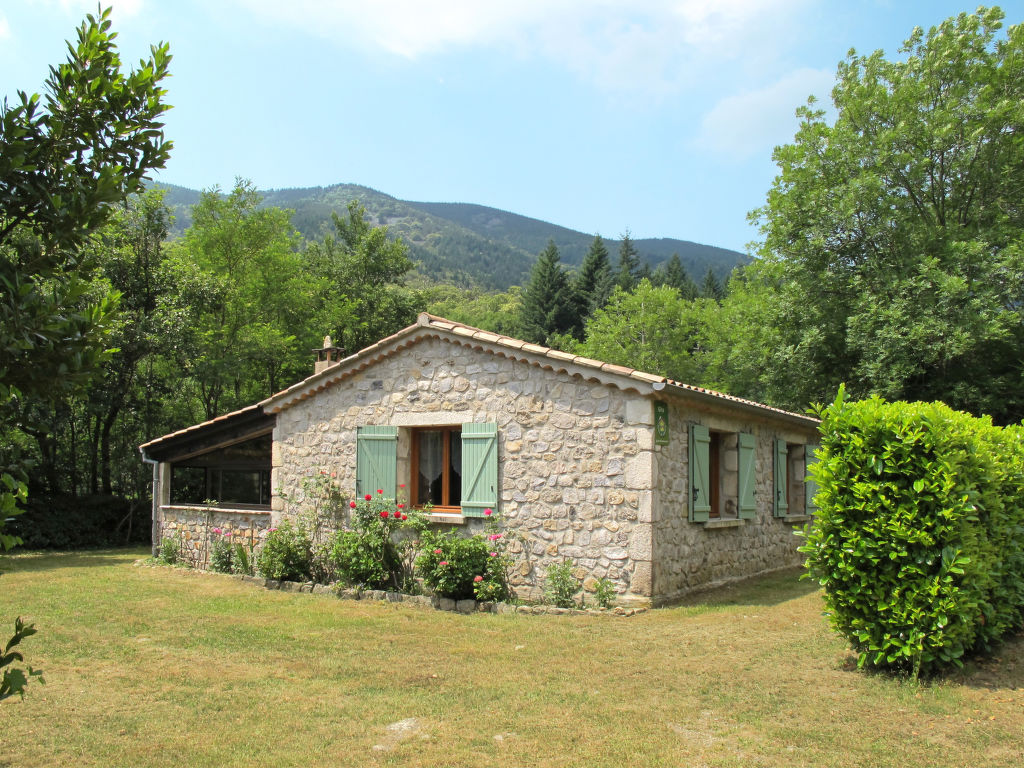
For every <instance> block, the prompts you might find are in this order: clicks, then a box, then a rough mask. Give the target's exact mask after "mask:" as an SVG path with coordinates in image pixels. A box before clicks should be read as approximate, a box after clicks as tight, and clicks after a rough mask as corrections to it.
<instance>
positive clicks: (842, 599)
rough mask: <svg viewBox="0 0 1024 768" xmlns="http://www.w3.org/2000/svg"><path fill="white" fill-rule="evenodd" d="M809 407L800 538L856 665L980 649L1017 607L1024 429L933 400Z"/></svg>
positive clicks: (945, 659) (1005, 626)
mask: <svg viewBox="0 0 1024 768" xmlns="http://www.w3.org/2000/svg"><path fill="white" fill-rule="evenodd" d="M819 415H820V416H821V418H822V424H821V433H822V439H821V447H820V449H819V451H818V454H817V455H818V461H817V462H816V463H815V464H813V465H812V466H811V467H810V473H811V475H812V477H813V478H814V479H815V480H816V481H817V483H818V488H819V490H818V494H817V496H816V504H817V508H818V512H817V518H816V520H815V521H814V522H813V523H811V524H810V525H808V526H807V528H806V529H805V530H804V532H803V535H804V536H805V537H806V542H805V544H804V545H803V546H802V547H801V548H800V549H801V551H802V552H804V553H805V554H806V555H807V561H806V567H807V569H808V572H809V574H810V575H811V576H813V577H814V578H816V579H818V581H819V582H820V583H821V584H822V586H823V587H824V589H825V602H826V604H827V609H828V610H827V613H828V616H829V618H830V621H831V623H832V625H833V627H834V628H835V629H836V630H837V631H838V632H840V633H841V634H842V635H843V636H845V637H846V638H847V639H848V640H849V642H850V643H851V645H852V647H853V648H854V650H856V651H857V652H858V654H859V656H858V662H859V664H860V665H861V666H864V665H868V666H872V667H880V668H884V669H888V670H891V671H895V672H905V673H909V674H911V675H913V676H914V677H917V676H918V675H919V674H923V673H931V672H937V671H940V670H942V669H945V668H949V667H951V666H960V665H961V664H962V659H963V658H964V656H965V655H967V654H970V653H974V652H979V651H984V652H987V651H990V650H991V649H992V648H993V647H994V645H995V644H996V643H997V641H998V640H999V639H1000V638H1001V637H1002V636H1003V635H1005V634H1006V633H1007V632H1010V631H1012V630H1014V629H1016V628H1018V627H1020V626H1021V621H1022V616H1024V432H1022V428H1021V427H1020V426H1009V427H1003V428H1000V427H996V426H993V425H992V422H991V419H990V418H988V417H984V418H976V417H973V416H971V415H969V414H966V413H961V412H958V411H954V410H952V409H951V408H949V407H947V406H946V405H944V404H942V403H905V402H897V403H887V402H885V401H884V400H882V399H881V398H878V397H874V398H871V399H869V400H863V401H860V402H848V401H847V400H846V398H845V394H844V392H843V390H842V389H840V393H839V397H838V398H837V399H836V401H835V403H833V404H832V405H830V406H828V407H826V408H823V409H819Z"/></svg>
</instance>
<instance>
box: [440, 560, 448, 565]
mask: <svg viewBox="0 0 1024 768" xmlns="http://www.w3.org/2000/svg"><path fill="white" fill-rule="evenodd" d="M438 565H448V561H447V560H442V561H441V562H440V563H438Z"/></svg>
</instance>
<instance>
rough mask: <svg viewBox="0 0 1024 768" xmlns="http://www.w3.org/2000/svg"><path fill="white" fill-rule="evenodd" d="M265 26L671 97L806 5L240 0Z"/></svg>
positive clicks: (658, 0) (762, 46) (747, 51)
mask: <svg viewBox="0 0 1024 768" xmlns="http://www.w3.org/2000/svg"><path fill="white" fill-rule="evenodd" d="M234 2H235V3H236V4H237V5H239V6H242V7H243V8H244V9H246V10H248V11H249V12H251V13H252V14H254V15H255V16H257V17H260V18H262V19H263V20H264V21H265V22H267V23H272V24H287V25H289V26H292V27H295V28H299V29H302V30H304V31H306V32H307V33H308V34H310V35H318V36H322V37H327V38H329V39H334V40H337V41H338V44H339V45H343V46H346V47H347V46H351V45H359V46H362V47H365V48H370V49H378V50H383V51H386V52H388V53H391V54H394V55H396V56H402V57H405V58H409V59H416V58H419V57H422V56H427V55H431V54H437V53H445V52H450V51H453V50H460V49H462V50H466V49H481V48H494V47H497V48H501V49H505V50H509V51H513V52H515V53H516V54H518V55H521V56H524V57H531V56H542V57H544V58H546V59H548V60H551V61H554V62H556V63H557V64H559V65H561V66H563V67H565V68H567V69H568V70H570V71H572V72H574V73H576V74H577V75H578V76H580V77H581V78H583V79H585V80H589V81H592V82H594V83H596V84H597V85H599V86H603V87H607V88H610V89H616V90H619V89H627V90H633V89H638V90H645V91H651V90H655V91H666V90H668V91H671V90H673V89H674V88H676V87H677V86H678V85H679V84H683V83H688V82H693V81H694V80H696V79H700V78H701V77H702V76H703V74H704V73H705V72H710V71H711V70H712V69H713V63H714V62H716V61H723V60H728V59H734V58H737V57H739V56H743V57H745V58H746V57H755V58H756V57H757V56H758V55H760V54H759V52H763V51H765V50H767V49H768V47H769V46H770V45H772V44H773V38H774V36H773V35H771V34H770V32H769V28H770V27H771V26H774V25H775V24H779V23H781V24H784V23H785V20H786V19H791V18H792V16H793V12H794V11H795V10H796V9H797V8H798V7H799V6H802V5H804V4H806V2H808V0H632V2H631V1H630V0H515V1H512V0H499V1H497V2H496V1H495V0H445V1H444V2H424V0H376V1H375V2H366V1H365V0H292V2H289V3H286V4H282V3H281V2H280V0H234Z"/></svg>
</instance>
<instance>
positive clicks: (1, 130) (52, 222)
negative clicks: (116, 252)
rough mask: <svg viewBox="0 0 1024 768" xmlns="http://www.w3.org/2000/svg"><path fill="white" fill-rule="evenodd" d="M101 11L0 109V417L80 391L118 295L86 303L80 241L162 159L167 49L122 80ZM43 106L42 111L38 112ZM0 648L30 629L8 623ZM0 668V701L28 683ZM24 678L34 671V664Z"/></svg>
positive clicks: (2, 454)
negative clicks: (40, 84)
mask: <svg viewBox="0 0 1024 768" xmlns="http://www.w3.org/2000/svg"><path fill="white" fill-rule="evenodd" d="M109 16H110V11H109V9H107V10H104V11H100V13H99V14H98V15H97V16H91V15H90V16H87V17H86V21H85V22H84V23H83V24H82V25H81V27H79V29H78V39H77V43H76V44H69V45H68V50H69V57H68V60H67V61H66V62H65V63H64V64H61V65H60V66H59V67H54V68H51V70H50V76H49V78H48V79H47V81H46V93H45V99H43V100H41V99H40V97H39V96H38V95H37V94H32V95H31V96H30V95H28V94H26V93H24V92H19V93H18V101H17V102H16V103H15V104H14V105H13V106H11V105H10V104H9V103H8V102H7V101H6V100H5V101H4V102H3V104H2V106H0V283H2V284H3V294H4V301H3V302H2V303H0V417H2V419H3V421H5V422H6V421H8V419H9V418H10V415H11V413H12V411H13V410H14V409H15V408H17V407H18V406H19V401H33V400H36V401H39V400H42V401H47V400H52V399H53V398H55V397H57V396H59V395H60V394H62V393H67V392H70V391H73V390H74V388H75V387H78V386H81V385H83V384H84V383H85V382H86V381H87V380H88V378H89V376H90V375H91V374H92V371H93V370H94V368H95V366H96V364H97V363H98V362H99V361H100V360H102V359H104V357H105V352H104V349H103V344H104V336H105V334H106V324H107V323H108V322H109V320H110V318H111V316H112V313H113V312H114V309H115V307H116V303H117V297H116V295H107V296H103V297H100V298H99V299H98V300H96V301H95V302H84V301H83V297H84V294H85V293H86V280H87V278H88V274H89V272H90V270H91V268H92V264H91V263H90V262H89V260H88V259H86V258H84V254H83V245H84V244H85V242H86V240H87V239H88V238H89V236H90V235H91V234H92V233H93V232H95V231H96V230H97V229H99V228H100V227H102V226H103V224H104V223H105V222H106V221H107V219H108V217H109V216H110V213H111V206H112V205H114V204H116V203H119V202H121V201H122V200H124V198H125V197H126V196H127V195H128V194H131V193H133V192H136V191H138V190H139V189H140V188H141V184H142V180H143V178H144V177H145V176H146V174H147V173H148V172H149V171H151V170H153V169H156V168H161V167H163V165H164V164H165V162H166V160H167V158H168V155H169V152H170V148H171V145H170V142H167V141H165V140H164V138H163V134H162V133H161V131H160V128H161V127H162V123H161V122H160V117H161V115H162V114H163V112H164V111H165V110H166V109H167V106H166V105H165V104H164V103H163V101H162V97H163V95H164V91H163V89H161V88H160V81H161V80H162V79H163V77H164V76H165V75H166V74H167V66H168V63H169V61H170V56H169V54H168V49H167V46H166V45H159V46H154V47H152V48H151V57H150V59H149V60H148V61H144V62H142V66H141V67H140V69H138V70H133V71H131V72H129V73H128V74H122V72H121V61H120V57H119V56H118V54H117V48H116V46H115V45H114V38H115V37H116V35H115V34H114V33H113V32H111V31H110V18H109ZM41 104H42V106H41ZM0 449H2V451H0V548H2V549H8V548H9V547H11V546H13V545H15V544H17V543H18V542H17V540H16V539H15V538H14V537H11V536H9V535H5V534H4V533H3V524H4V521H6V519H7V518H8V517H10V516H11V515H12V514H15V513H16V511H17V508H18V504H19V503H21V502H23V501H24V500H25V498H26V486H25V483H24V479H25V472H24V470H25V468H24V466H23V465H21V463H20V462H19V461H18V460H17V458H16V457H13V456H12V453H11V451H10V446H8V445H6V444H5V445H3V446H0ZM17 624H18V626H17V627H16V632H15V636H14V638H12V640H11V641H10V642H9V643H8V644H7V645H6V650H5V657H4V665H7V664H9V663H10V661H15V660H19V661H20V655H17V656H10V655H9V652H10V649H11V647H12V646H13V645H15V644H17V643H18V642H19V641H20V640H21V638H22V637H25V636H27V635H28V634H30V630H31V629H32V628H31V626H28V627H26V626H24V625H22V623H21V621H20V620H19V621H18V622H17ZM18 672H20V670H17V669H15V668H12V669H7V670H4V677H3V694H4V695H10V694H13V693H18V692H20V691H21V690H22V689H23V687H24V685H25V682H26V678H25V676H24V675H23V674H21V675H20V676H19V675H16V674H15V673H18ZM29 674H30V676H31V675H32V674H33V672H32V670H31V668H30V670H29Z"/></svg>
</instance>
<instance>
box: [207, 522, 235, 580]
mask: <svg viewBox="0 0 1024 768" xmlns="http://www.w3.org/2000/svg"><path fill="white" fill-rule="evenodd" d="M211 533H212V543H211V546H210V570H212V571H217V572H218V573H231V561H232V559H233V557H234V551H233V547H232V546H231V541H230V539H229V537H227V536H225V535H224V534H223V532H222V531H221V529H220V528H214V529H213V531H212V532H211Z"/></svg>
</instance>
